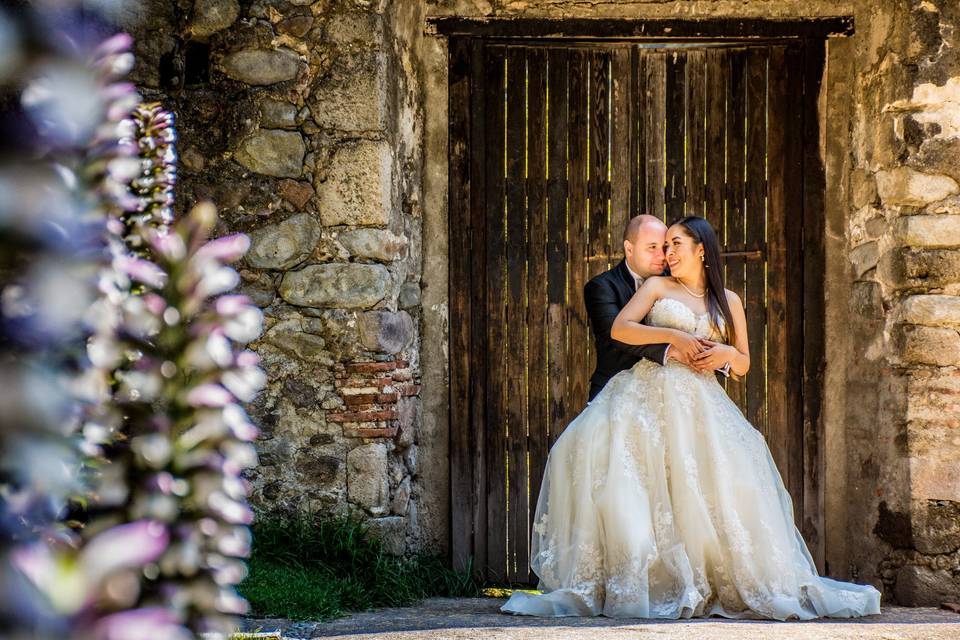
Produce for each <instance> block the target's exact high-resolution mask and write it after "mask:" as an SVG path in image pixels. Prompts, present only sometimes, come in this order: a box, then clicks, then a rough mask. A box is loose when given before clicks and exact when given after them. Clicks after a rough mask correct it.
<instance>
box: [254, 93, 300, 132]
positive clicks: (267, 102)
mask: <svg viewBox="0 0 960 640" xmlns="http://www.w3.org/2000/svg"><path fill="white" fill-rule="evenodd" d="M259 108H260V126H261V127H263V128H264V129H290V128H293V127H296V126H297V107H296V106H294V105H292V104H290V103H289V102H284V101H283V100H275V99H273V98H263V99H262V100H260V104H259Z"/></svg>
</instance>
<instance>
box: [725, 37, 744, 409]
mask: <svg viewBox="0 0 960 640" xmlns="http://www.w3.org/2000/svg"><path fill="white" fill-rule="evenodd" d="M728 61H729V64H730V77H729V83H730V84H729V88H728V89H727V160H726V164H727V175H726V199H725V202H724V211H725V213H724V216H725V227H726V234H725V238H724V239H725V242H724V249H725V250H726V251H743V250H744V249H745V245H744V228H745V225H744V163H745V153H744V152H745V133H746V131H745V130H744V113H745V108H746V99H745V98H746V96H745V89H746V85H745V82H744V69H745V66H746V52H745V51H744V50H743V49H734V50H731V51H730V54H729V56H728ZM724 267H725V278H724V280H725V283H726V286H727V288H728V289H730V290H731V291H733V292H734V293H736V294H737V295H738V296H740V299H741V300H744V299H745V297H746V296H745V293H744V290H745V289H746V282H745V274H746V271H745V267H746V259H745V258H744V257H742V256H729V257H727V258H726V259H725V260H724ZM727 394H728V395H729V396H730V398H731V399H732V400H733V401H734V402H736V403H737V406H739V407H740V409H741V410H742V411H743V412H744V413H746V410H747V407H746V403H747V402H746V401H747V390H746V384H745V381H744V380H740V381H732V380H731V381H728V382H727Z"/></svg>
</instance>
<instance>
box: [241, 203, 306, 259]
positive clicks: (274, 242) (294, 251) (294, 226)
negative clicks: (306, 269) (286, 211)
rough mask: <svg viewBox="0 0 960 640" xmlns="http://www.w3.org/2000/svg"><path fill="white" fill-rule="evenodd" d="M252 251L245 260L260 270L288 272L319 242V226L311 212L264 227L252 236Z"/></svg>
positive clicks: (251, 233) (251, 234)
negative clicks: (287, 270) (284, 270)
mask: <svg viewBox="0 0 960 640" xmlns="http://www.w3.org/2000/svg"><path fill="white" fill-rule="evenodd" d="M249 236H250V251H249V252H247V255H246V256H245V257H244V260H245V261H246V263H247V264H248V265H250V266H251V267H256V268H258V269H289V268H290V267H294V266H296V265H298V264H300V263H301V262H303V261H304V260H306V259H307V258H309V257H310V254H311V253H313V249H314V247H316V246H317V241H318V240H319V239H320V223H319V222H317V221H316V220H315V219H314V218H313V216H311V215H310V214H308V213H301V214H298V215H295V216H291V217H289V218H287V219H286V220H284V221H283V222H278V223H277V224H271V225H267V226H266V227H261V228H259V229H257V230H256V231H251V232H250V234H249Z"/></svg>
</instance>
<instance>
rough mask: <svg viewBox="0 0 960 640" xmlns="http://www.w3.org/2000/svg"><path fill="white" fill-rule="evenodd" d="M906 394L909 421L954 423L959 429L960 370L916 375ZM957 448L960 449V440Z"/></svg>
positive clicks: (916, 373) (910, 378)
mask: <svg viewBox="0 0 960 640" xmlns="http://www.w3.org/2000/svg"><path fill="white" fill-rule="evenodd" d="M905 393H906V395H907V397H908V398H909V403H908V405H907V415H906V418H907V420H910V421H914V420H919V421H924V422H928V423H929V422H938V423H941V424H942V423H947V424H950V423H951V422H952V423H953V425H954V426H956V427H957V428H960V370H946V369H938V370H935V371H926V370H922V369H921V370H917V371H913V372H912V373H911V375H910V377H909V379H908V386H907V389H906V392H905ZM955 444H956V445H960V439H958V440H957V441H956V443H955Z"/></svg>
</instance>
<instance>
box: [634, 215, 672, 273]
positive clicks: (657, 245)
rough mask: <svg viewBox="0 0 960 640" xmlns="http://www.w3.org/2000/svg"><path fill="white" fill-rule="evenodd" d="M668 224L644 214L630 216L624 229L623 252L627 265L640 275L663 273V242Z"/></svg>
mask: <svg viewBox="0 0 960 640" xmlns="http://www.w3.org/2000/svg"><path fill="white" fill-rule="evenodd" d="M666 235H667V225H665V224H663V221H662V220H660V218H657V217H654V216H651V215H646V214H642V215H639V216H634V217H632V218H630V221H629V222H628V223H627V226H626V228H625V229H624V230H623V254H624V259H625V260H626V261H627V266H628V267H630V269H631V270H633V272H634V273H636V274H637V275H638V276H641V277H643V278H649V277H650V276H655V275H660V274H661V273H663V268H664V261H663V242H664V239H665V238H666Z"/></svg>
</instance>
